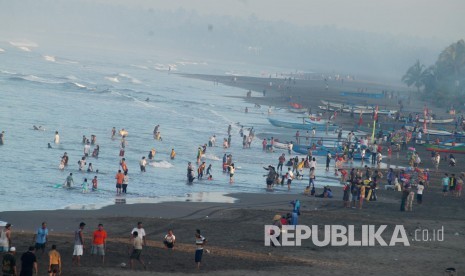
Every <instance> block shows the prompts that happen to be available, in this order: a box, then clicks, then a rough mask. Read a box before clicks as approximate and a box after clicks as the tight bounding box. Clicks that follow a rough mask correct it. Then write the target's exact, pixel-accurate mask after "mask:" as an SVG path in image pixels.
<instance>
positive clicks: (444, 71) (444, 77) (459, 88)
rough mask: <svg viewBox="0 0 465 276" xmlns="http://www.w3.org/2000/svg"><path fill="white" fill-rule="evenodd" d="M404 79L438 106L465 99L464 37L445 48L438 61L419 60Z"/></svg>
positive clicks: (453, 104) (456, 105) (459, 102)
mask: <svg viewBox="0 0 465 276" xmlns="http://www.w3.org/2000/svg"><path fill="white" fill-rule="evenodd" d="M402 82H404V83H405V84H407V85H408V86H409V87H411V86H414V87H416V89H417V92H418V94H419V95H421V96H422V97H423V98H424V99H425V100H428V101H430V102H431V103H433V104H435V105H437V106H454V107H458V105H463V104H464V103H465V41H464V40H463V39H461V40H459V41H457V42H456V43H453V44H451V45H450V46H448V47H447V48H445V49H444V50H443V51H442V52H441V54H440V55H439V57H438V59H437V61H436V63H434V64H433V65H431V66H429V67H426V66H425V65H424V64H422V63H421V62H420V60H417V61H416V62H415V64H413V65H412V66H411V67H410V68H408V70H407V72H406V73H405V75H404V76H403V77H402Z"/></svg>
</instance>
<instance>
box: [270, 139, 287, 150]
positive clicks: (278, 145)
mask: <svg viewBox="0 0 465 276" xmlns="http://www.w3.org/2000/svg"><path fill="white" fill-rule="evenodd" d="M273 147H275V148H277V149H288V148H289V143H287V142H286V143H281V142H278V141H274V142H273Z"/></svg>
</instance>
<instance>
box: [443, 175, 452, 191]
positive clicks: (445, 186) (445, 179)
mask: <svg viewBox="0 0 465 276" xmlns="http://www.w3.org/2000/svg"><path fill="white" fill-rule="evenodd" d="M449 183H450V182H449V175H448V174H447V173H445V174H444V177H443V178H442V195H443V196H446V195H447V191H448V190H449Z"/></svg>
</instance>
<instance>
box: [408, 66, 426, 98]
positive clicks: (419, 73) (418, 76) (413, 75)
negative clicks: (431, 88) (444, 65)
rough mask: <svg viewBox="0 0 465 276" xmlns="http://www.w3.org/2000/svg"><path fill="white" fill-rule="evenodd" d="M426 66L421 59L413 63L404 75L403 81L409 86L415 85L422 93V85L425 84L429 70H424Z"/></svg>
mask: <svg viewBox="0 0 465 276" xmlns="http://www.w3.org/2000/svg"><path fill="white" fill-rule="evenodd" d="M424 68H425V66H424V65H423V64H421V63H420V61H419V60H417V62H415V64H414V65H412V66H411V67H410V68H409V69H408V70H407V72H406V73H405V75H404V76H403V77H402V82H404V83H405V84H407V86H408V87H410V86H412V85H414V86H415V87H416V88H417V91H418V93H420V87H422V86H423V85H424V84H425V78H426V74H427V71H426V70H424Z"/></svg>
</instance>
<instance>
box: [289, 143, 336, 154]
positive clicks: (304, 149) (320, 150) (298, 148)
mask: <svg viewBox="0 0 465 276" xmlns="http://www.w3.org/2000/svg"><path fill="white" fill-rule="evenodd" d="M310 148H311V146H306V145H294V146H293V147H292V150H293V151H295V152H297V153H300V154H308V149H310ZM328 151H329V152H330V153H331V155H334V154H335V151H334V150H333V149H329V148H327V147H324V146H318V147H317V148H316V149H315V150H312V155H313V156H326V154H327V153H328Z"/></svg>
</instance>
